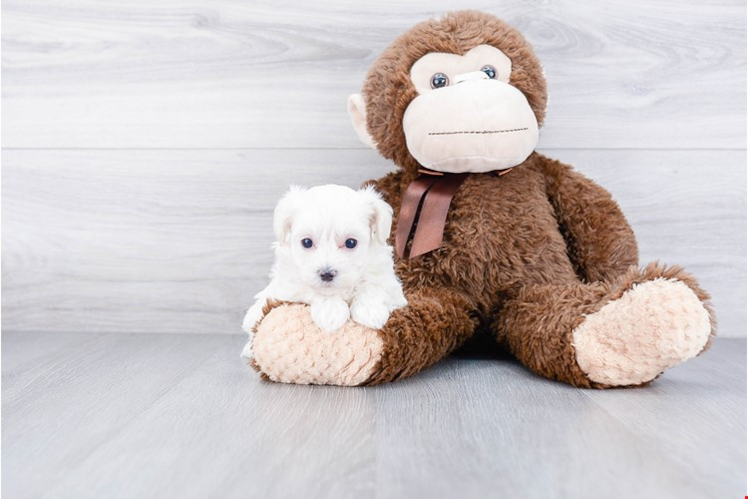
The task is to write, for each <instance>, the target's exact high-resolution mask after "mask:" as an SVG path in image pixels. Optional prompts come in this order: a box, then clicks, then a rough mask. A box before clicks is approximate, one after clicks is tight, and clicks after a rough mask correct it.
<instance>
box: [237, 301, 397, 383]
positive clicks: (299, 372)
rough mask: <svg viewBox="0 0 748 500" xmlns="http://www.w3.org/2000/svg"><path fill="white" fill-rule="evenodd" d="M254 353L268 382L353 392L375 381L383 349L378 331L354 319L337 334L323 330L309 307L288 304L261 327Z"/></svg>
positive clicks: (253, 363)
mask: <svg viewBox="0 0 748 500" xmlns="http://www.w3.org/2000/svg"><path fill="white" fill-rule="evenodd" d="M252 350H253V351H254V352H253V353H252V355H253V359H251V360H250V365H251V366H253V367H254V368H255V369H256V370H257V371H259V372H260V373H261V374H262V377H263V378H265V379H267V380H272V381H274V382H284V383H288V384H318V385H346V386H354V385H361V384H363V383H365V382H366V381H367V380H368V379H369V378H370V377H371V375H372V373H373V371H374V369H375V367H376V366H377V364H378V362H379V360H380V358H381V357H382V352H383V344H382V339H381V338H380V336H379V334H378V331H377V330H374V329H371V328H368V327H365V326H362V325H359V324H358V323H354V322H353V321H352V320H350V319H349V320H348V321H347V322H346V323H345V324H344V325H343V326H342V327H341V328H339V329H338V330H335V331H333V332H328V331H325V330H322V329H321V328H320V327H318V326H317V325H316V324H315V323H314V320H313V319H312V316H311V314H310V308H309V306H307V305H305V304H288V303H286V304H280V305H277V306H275V307H272V308H271V309H270V310H269V311H268V312H267V314H266V315H265V317H264V318H263V319H262V320H261V321H260V323H259V324H258V325H257V326H256V331H255V334H254V337H253V340H252ZM249 352H251V351H249Z"/></svg>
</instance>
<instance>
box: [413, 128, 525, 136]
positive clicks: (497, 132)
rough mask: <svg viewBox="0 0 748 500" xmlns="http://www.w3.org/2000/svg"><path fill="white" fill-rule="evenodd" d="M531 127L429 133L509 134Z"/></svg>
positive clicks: (431, 133)
mask: <svg viewBox="0 0 748 500" xmlns="http://www.w3.org/2000/svg"><path fill="white" fill-rule="evenodd" d="M526 130H529V127H522V128H508V129H504V130H454V131H449V132H429V134H428V135H459V134H507V133H511V132H524V131H526Z"/></svg>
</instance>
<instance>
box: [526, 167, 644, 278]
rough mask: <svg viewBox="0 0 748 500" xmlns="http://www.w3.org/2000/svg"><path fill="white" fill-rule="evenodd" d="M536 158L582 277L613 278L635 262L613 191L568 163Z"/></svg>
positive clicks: (632, 241)
mask: <svg viewBox="0 0 748 500" xmlns="http://www.w3.org/2000/svg"><path fill="white" fill-rule="evenodd" d="M538 162H539V165H540V167H541V169H542V170H543V171H544V175H545V177H546V179H547V188H546V189H547V194H548V199H549V200H550V202H551V204H552V205H553V208H554V210H555V212H556V218H557V219H558V222H559V228H560V230H561V232H562V233H563V235H564V238H565V240H566V245H567V247H568V252H569V257H570V258H571V261H572V263H573V264H574V267H575V269H576V271H577V274H578V275H579V277H580V278H581V279H582V280H583V281H585V282H587V283H591V282H595V281H611V280H614V279H615V278H617V277H619V276H621V275H623V274H624V273H625V272H626V271H627V270H628V269H629V267H631V266H635V265H637V264H638V261H639V255H638V250H637V246H636V238H635V236H634V232H633V231H632V229H631V226H629V224H628V222H627V221H626V218H625V217H624V215H623V212H621V209H620V208H619V206H618V204H617V203H616V202H615V201H614V200H613V198H612V197H611V195H610V193H608V191H606V190H605V189H603V188H602V187H600V186H599V185H598V184H596V183H594V182H593V181H591V180H590V179H588V178H586V177H584V176H583V175H582V174H580V173H578V172H575V171H574V170H573V169H572V167H570V166H568V165H564V164H562V163H560V162H558V161H556V160H551V159H549V158H546V157H544V156H542V155H538Z"/></svg>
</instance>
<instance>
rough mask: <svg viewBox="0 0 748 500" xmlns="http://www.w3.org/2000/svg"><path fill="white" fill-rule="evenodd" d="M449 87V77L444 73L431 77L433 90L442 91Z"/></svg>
mask: <svg viewBox="0 0 748 500" xmlns="http://www.w3.org/2000/svg"><path fill="white" fill-rule="evenodd" d="M447 85H449V77H448V76H447V75H445V74H444V73H436V74H435V75H434V76H432V77H431V88H432V89H440V88H442V87H446V86H447Z"/></svg>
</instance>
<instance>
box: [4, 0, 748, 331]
mask: <svg viewBox="0 0 748 500" xmlns="http://www.w3.org/2000/svg"><path fill="white" fill-rule="evenodd" d="M465 7H470V8H476V9H480V10H484V11H488V12H491V13H494V14H497V15H499V16H500V17H502V18H504V19H505V20H507V21H509V22H510V23H512V24H513V25H515V26H517V27H518V28H519V29H521V30H522V31H523V33H524V34H525V36H526V37H527V38H528V39H529V40H530V41H531V43H532V44H533V45H534V47H535V49H536V51H537V53H538V55H539V57H540V58H541V61H543V63H544V66H545V69H546V73H547V78H548V83H549V88H550V96H551V99H550V105H549V111H548V116H547V119H546V125H545V127H544V128H543V129H542V130H541V142H540V150H541V151H542V152H544V153H546V154H548V155H551V156H553V157H556V158H559V159H561V160H562V161H565V162H567V163H571V164H573V165H575V166H576V167H577V168H578V169H579V170H580V171H582V172H583V173H585V174H586V175H588V176H590V177H592V178H593V179H595V180H597V181H599V182H600V183H602V184H603V185H604V186H605V187H607V188H608V189H609V190H610V191H611V192H612V193H613V195H614V196H615V198H616V199H617V200H618V201H619V202H620V204H621V205H622V207H623V209H624V210H625V212H626V214H627V215H628V217H629V219H630V221H631V223H632V225H633V226H634V229H635V230H636V232H637V234H638V237H639V242H640V247H641V254H642V262H647V261H650V260H655V259H659V260H661V261H664V262H666V263H677V264H682V265H684V266H685V267H686V268H688V269H689V270H691V271H692V272H693V273H695V274H696V275H697V276H698V277H699V278H700V279H701V281H702V284H703V285H704V286H705V287H706V288H707V289H708V290H709V291H710V292H712V294H713V296H714V304H715V307H716V310H717V314H718V319H719V321H720V329H719V332H720V335H722V336H725V337H743V336H745V335H746V90H745V89H746V23H745V16H746V5H745V2H742V1H737V0H735V1H733V0H729V1H720V2H711V1H706V0H687V1H683V0H673V1H655V2H653V1H644V0H633V1H632V0H627V1H622V0H616V1H606V2H596V1H593V0H589V1H583V2H580V1H572V0H559V1H517V0H512V1H501V0H499V1H490V2H489V1H474V2H467V3H466V2H458V1H447V0H436V1H433V0H430V1H414V2H407V3H405V2H396V1H380V2H375V3H371V2H369V3H362V2H342V1H336V0H323V1H318V2H290V1H247V2H239V1H237V2H229V1H216V0H213V1H207V0H180V1H174V0H165V1H162V2H151V1H146V0H131V1H130V2H126V3H121V2H120V3H112V2H106V3H105V2H99V1H94V0H68V1H66V2H54V1H51V0H33V1H27V0H4V1H3V5H2V8H3V12H2V14H3V16H2V33H3V45H2V70H3V81H2V120H3V128H2V146H3V151H2V163H3V165H2V208H3V211H2V223H3V231H2V250H3V262H2V277H3V296H2V318H3V320H2V326H3V328H4V329H9V330H21V331H40V330H41V331H75V332H100V331H106V332H123V333H124V332H147V333H165V332H183V333H231V332H233V333H235V332H238V331H239V324H240V321H241V317H242V315H243V310H244V309H245V308H246V307H247V306H248V304H249V303H250V301H251V297H252V295H253V294H254V293H255V292H256V291H257V290H259V289H260V288H261V287H262V286H264V282H265V279H266V278H265V276H266V273H267V270H268V268H269V266H270V264H271V261H272V255H271V252H270V242H271V230H270V225H271V224H270V217H271V211H272V208H273V206H274V203H275V201H276V200H277V198H278V197H279V196H280V195H281V194H282V193H283V192H284V190H285V189H286V188H287V186H288V184H290V183H301V184H308V185H312V184H319V183H328V182H337V183H341V184H347V185H350V186H356V185H358V184H360V182H361V181H363V180H366V179H369V178H372V177H378V176H380V175H382V174H384V173H385V172H387V171H389V170H390V169H391V168H392V166H391V165H390V164H389V163H388V162H387V161H385V160H383V159H381V158H379V157H378V155H377V154H376V153H375V152H374V151H371V150H368V149H366V148H365V147H363V146H361V145H360V144H359V142H358V140H357V138H356V136H355V134H354V132H353V130H352V128H351V126H350V123H349V119H348V117H347V115H346V112H345V103H346V98H347V96H348V95H349V94H350V93H353V92H357V91H358V90H359V89H360V86H361V83H362V79H363V77H364V75H365V72H366V70H367V68H368V67H369V65H370V64H371V63H372V61H373V60H374V58H375V57H376V56H377V55H378V54H379V53H380V52H381V50H382V49H383V48H384V47H385V46H386V45H387V44H388V43H389V42H390V41H391V40H392V39H393V38H394V37H396V36H397V35H398V34H399V33H401V32H402V31H404V30H406V29H407V28H408V27H409V26H411V25H413V24H415V23H416V22H418V21H421V20H423V19H426V18H428V17H431V16H434V15H440V14H442V13H444V12H446V11H449V10H454V9H459V8H465Z"/></svg>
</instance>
